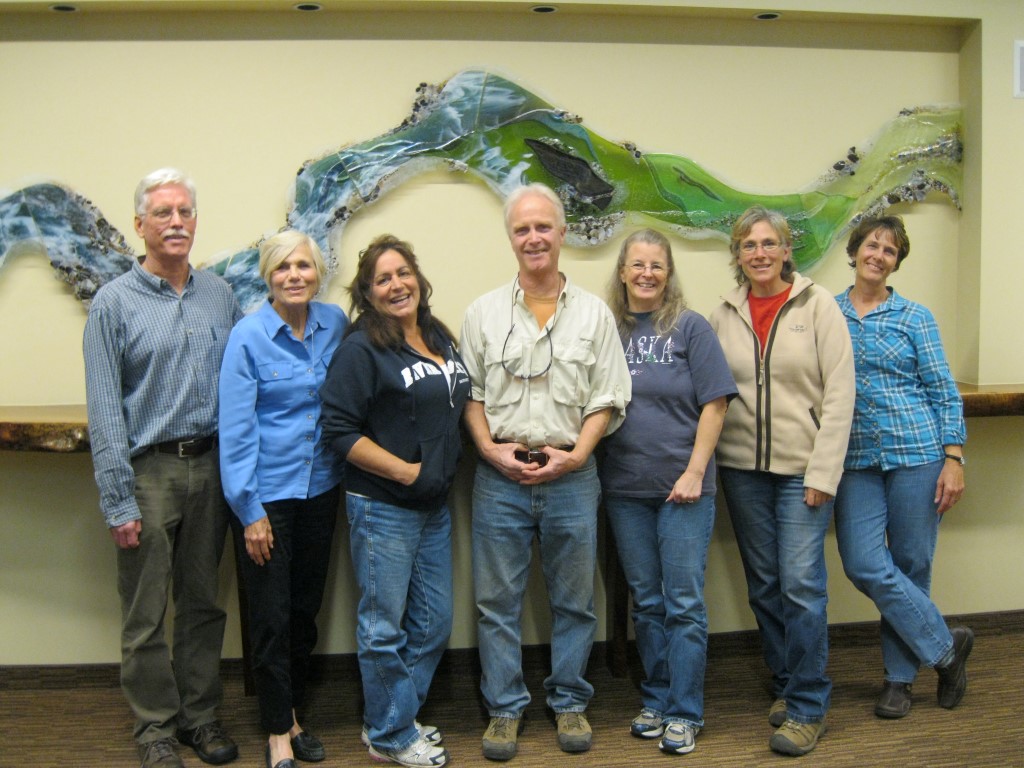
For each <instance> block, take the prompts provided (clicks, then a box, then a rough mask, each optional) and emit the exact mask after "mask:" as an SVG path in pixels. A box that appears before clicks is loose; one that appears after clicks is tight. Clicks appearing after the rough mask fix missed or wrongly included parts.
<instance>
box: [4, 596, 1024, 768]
mask: <svg viewBox="0 0 1024 768" xmlns="http://www.w3.org/2000/svg"><path fill="white" fill-rule="evenodd" d="M950 623H951V625H957V624H967V625H970V626H972V627H973V628H974V629H975V632H976V635H977V639H976V642H975V646H974V652H973V654H972V656H971V660H970V664H969V665H968V672H969V677H970V687H969V690H968V693H967V696H966V697H965V699H964V701H963V703H962V704H961V705H960V706H959V707H958V708H957V709H956V710H952V711H949V710H944V709H941V708H939V707H938V706H937V704H936V702H935V674H934V673H933V672H932V671H931V670H922V673H921V675H920V678H919V681H918V684H917V685H916V687H915V691H914V707H913V710H912V711H911V713H910V715H909V716H908V717H906V718H905V719H903V720H897V721H886V720H880V719H878V718H876V717H875V716H874V715H873V713H872V708H873V706H874V700H875V696H876V695H877V693H878V689H879V686H880V684H881V679H882V673H881V653H880V651H879V650H878V626H877V624H874V625H856V626H846V627H833V628H832V633H831V642H832V652H831V656H830V661H829V673H830V674H831V676H832V678H833V681H834V685H835V688H834V691H833V701H832V710H831V712H830V715H829V720H828V723H829V729H828V734H827V735H826V736H825V737H824V738H823V739H822V741H821V742H820V743H819V745H818V748H817V749H816V750H815V751H814V752H812V753H811V754H810V755H808V756H806V757H803V758H787V757H782V756H779V755H774V754H773V753H772V752H770V751H769V749H768V737H769V736H770V735H771V732H772V729H771V727H770V726H769V725H768V723H767V712H768V706H769V704H770V703H771V701H770V697H769V695H768V693H767V688H766V683H767V675H766V673H765V671H764V667H763V664H762V662H761V658H760V650H759V646H758V644H757V637H756V634H755V633H740V634H736V635H716V636H713V637H712V639H711V645H710V649H709V658H708V668H707V682H706V692H705V707H706V710H705V720H706V726H705V728H704V730H703V731H702V732H701V734H700V736H699V737H698V738H697V748H696V750H695V751H694V752H693V753H691V754H690V755H685V756H668V755H663V754H661V753H660V752H659V751H658V749H657V746H656V742H654V743H652V742H648V741H645V740H642V739H635V738H632V737H631V736H630V735H629V733H628V726H629V722H630V720H631V719H632V718H633V716H634V715H636V713H637V712H638V711H639V698H638V694H637V688H636V679H635V678H636V676H637V675H638V674H639V672H638V662H637V660H636V659H635V656H633V657H632V658H631V662H632V663H631V665H630V669H631V671H632V677H627V678H616V677H613V676H612V675H611V674H610V673H609V672H608V669H607V667H606V665H605V664H604V659H603V655H604V650H605V647H604V646H603V644H601V645H599V646H598V647H596V648H595V652H594V654H593V657H592V659H591V665H590V667H591V668H590V674H589V678H590V680H591V682H592V683H593V684H594V687H595V689H596V694H595V696H594V700H593V702H592V703H591V707H590V710H589V712H588V714H589V717H590V722H591V724H592V726H593V728H594V747H593V749H592V750H591V751H590V752H588V753H585V754H582V755H566V754H564V753H562V752H560V751H559V750H558V748H557V746H556V744H555V730H554V725H553V721H552V719H551V717H550V715H549V714H548V712H547V711H546V708H545V706H544V701H543V689H542V681H543V678H544V675H545V674H546V670H545V666H546V653H547V649H546V648H531V649H527V653H526V658H527V665H526V668H527V679H528V683H529V686H530V690H531V692H532V693H533V695H534V697H535V700H534V702H533V703H532V704H531V705H530V708H529V710H528V720H527V727H526V731H525V733H524V734H523V735H522V736H521V737H520V749H519V755H518V756H517V757H516V758H515V759H514V760H513V761H512V762H510V763H509V764H508V765H509V766H510V768H539V767H540V766H544V767H545V768H547V767H549V766H579V767H581V768H582V767H583V766H588V767H589V766H595V767H601V768H605V767H606V768H612V767H614V768H621V767H624V766H646V765H654V766H668V765H670V764H672V763H673V762H676V763H678V764H679V765H688V766H698V765H699V766H702V767H703V766H711V767H715V766H720V767H722V768H725V767H728V768H756V767H757V766H780V765H786V764H794V765H800V766H802V767H803V768H811V766H814V767H815V768H816V767H818V766H826V767H828V768H832V767H834V768H846V767H847V766H848V767H849V768H863V767H869V766H879V767H884V768H890V767H893V766H895V767H897V768H967V767H970V768H1022V767H1024V613H1022V612H1014V613H1002V614H986V615H979V616H970V617H960V618H952V619H950ZM318 662H319V663H318V671H317V676H316V677H317V680H316V684H315V686H314V688H313V691H312V694H311V701H310V702H309V704H310V706H309V714H308V716H307V717H306V718H305V720H304V725H305V726H306V727H307V728H308V729H309V730H310V731H311V732H312V733H315V734H317V735H318V736H320V737H321V739H322V740H323V741H324V743H325V745H326V747H327V754H328V758H327V760H326V761H325V762H324V763H321V764H320V765H323V766H325V768H327V767H328V766H372V765H379V764H378V763H374V762H373V761H372V760H371V759H370V757H369V756H368V754H367V752H366V749H365V748H364V747H362V745H361V744H360V743H359V728H360V706H361V692H360V686H359V683H358V675H357V673H356V670H355V666H354V659H353V658H352V657H331V658H319V660H318ZM478 681H479V670H478V665H477V660H476V653H475V651H472V650H463V651H455V652H449V654H448V655H447V656H446V659H445V661H444V662H443V664H442V668H441V669H440V671H439V673H438V675H437V677H436V678H435V681H434V686H433V688H432V692H431V698H430V700H429V701H428V703H427V706H426V707H425V708H424V710H423V711H422V712H421V717H420V720H422V721H423V722H427V723H430V724H433V725H437V726H438V727H440V728H441V729H442V730H443V732H444V735H445V743H446V745H447V747H448V749H449V751H450V753H451V756H452V759H451V762H450V763H449V764H450V765H452V766H456V767H458V768H461V767H465V768H469V767H470V766H484V765H490V766H493V765H495V764H494V763H490V762H488V761H487V760H484V759H483V757H482V756H481V754H480V736H481V734H482V732H483V729H484V727H485V726H486V717H485V715H484V713H483V711H482V708H481V704H480V697H479V693H478ZM224 683H225V689H224V706H223V708H222V712H221V719H222V722H223V724H224V725H225V727H226V728H227V729H228V731H229V732H230V733H231V735H232V736H233V737H234V738H235V739H236V740H237V741H238V743H239V746H240V749H241V756H240V758H239V760H238V761H237V762H236V763H234V765H236V766H239V767H242V766H245V767H246V768H258V767H259V766H262V765H264V762H263V749H264V745H265V740H264V739H265V736H264V734H262V733H260V732H259V728H258V716H257V707H256V701H255V699H254V698H253V697H246V696H245V695H244V692H243V684H242V675H241V669H240V665H239V663H238V662H225V664H224ZM131 727H132V718H131V715H130V713H129V712H128V709H127V707H126V705H125V704H124V700H123V698H122V696H121V692H120V689H119V688H118V687H117V670H116V667H114V666H102V667H73V668H72V667H59V668H52V667H47V668H24V667H6V668H2V669H0V766H10V767H12V768H13V767H14V766H19V767H20V766H32V767H33V768H36V767H38V766H75V767H81V768H99V767H100V766H103V767H104V768H107V767H111V768H121V767H124V768H130V766H134V765H137V761H136V759H135V748H134V745H133V744H132V740H131ZM181 754H182V756H183V759H184V761H185V764H186V765H187V766H195V767H196V768H198V766H201V765H203V763H201V762H200V761H199V759H198V758H197V757H196V756H195V755H194V754H193V753H192V752H191V751H189V750H185V749H182V750H181ZM791 761H796V762H795V763H794V762H791Z"/></svg>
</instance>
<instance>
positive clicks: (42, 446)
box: [0, 382, 1024, 453]
mask: <svg viewBox="0 0 1024 768" xmlns="http://www.w3.org/2000/svg"><path fill="white" fill-rule="evenodd" d="M957 386H958V387H959V388H960V394H961V395H962V396H963V399H964V413H965V414H967V417H968V418H980V417H986V416H1024V384H981V385H979V384H964V383H961V382H958V383H957ZM88 450H89V425H88V419H87V417H86V412H85V405H84V404H82V405H14V406H10V405H7V406H0V451H42V452H50V453H80V452H84V451H88Z"/></svg>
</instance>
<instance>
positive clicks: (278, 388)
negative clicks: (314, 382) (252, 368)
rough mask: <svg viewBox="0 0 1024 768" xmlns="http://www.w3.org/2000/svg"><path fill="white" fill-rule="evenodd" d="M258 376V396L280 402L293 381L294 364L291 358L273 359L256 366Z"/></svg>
mask: <svg viewBox="0 0 1024 768" xmlns="http://www.w3.org/2000/svg"><path fill="white" fill-rule="evenodd" d="M256 375H257V377H258V378H259V393H260V394H259V397H260V399H261V400H263V401H265V402H281V401H282V398H284V397H286V396H287V394H288V392H289V391H290V390H291V388H292V386H293V384H294V383H295V382H294V381H293V379H294V378H295V364H294V362H293V361H292V360H275V361H272V362H269V363H260V364H259V365H257V366H256Z"/></svg>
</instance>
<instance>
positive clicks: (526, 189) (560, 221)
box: [504, 181, 565, 231]
mask: <svg viewBox="0 0 1024 768" xmlns="http://www.w3.org/2000/svg"><path fill="white" fill-rule="evenodd" d="M532 195H535V196H537V197H543V198H544V199H545V200H547V201H548V202H549V203H551V204H552V205H553V206H554V207H555V220H556V222H555V223H556V224H557V225H558V228H559V229H564V228H565V206H564V205H563V204H562V199H561V198H560V197H559V196H558V195H556V194H555V192H554V190H552V189H551V187H549V186H548V185H547V184H541V183H540V182H539V181H535V182H534V183H532V184H525V185H523V186H521V187H516V188H515V189H513V190H512V192H511V194H509V196H508V197H506V198H505V211H504V212H505V230H506V231H507V230H508V229H509V227H510V226H511V217H512V209H513V208H515V207H516V205H517V204H518V203H519V201H520V200H522V199H523V198H524V197H530V196H532Z"/></svg>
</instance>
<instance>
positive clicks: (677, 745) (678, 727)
mask: <svg viewBox="0 0 1024 768" xmlns="http://www.w3.org/2000/svg"><path fill="white" fill-rule="evenodd" d="M699 730H700V729H699V728H694V727H693V726H692V725H688V724H686V723H669V724H668V725H667V726H665V735H664V736H662V737H661V743H660V744H658V747H659V748H660V749H661V751H662V752H668V753H669V754H673V755H685V754H687V753H689V752H693V748H694V746H695V745H694V741H693V740H694V737H695V736H696V735H697V731H699Z"/></svg>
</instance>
